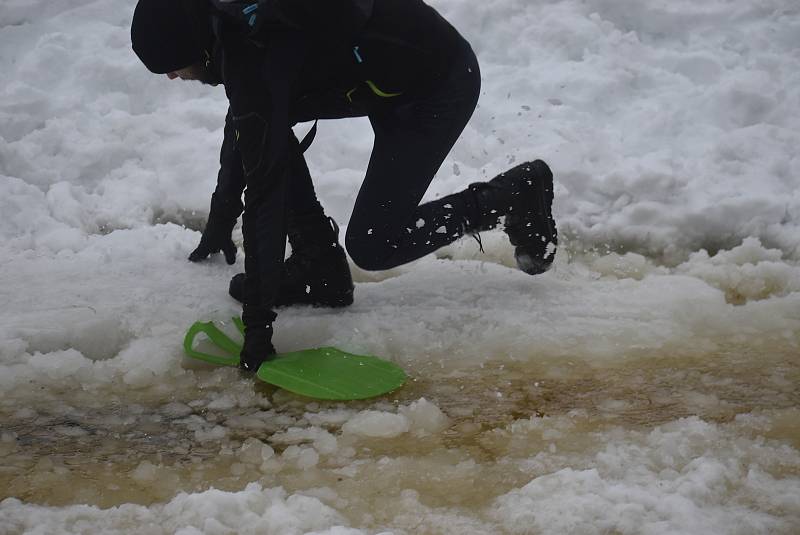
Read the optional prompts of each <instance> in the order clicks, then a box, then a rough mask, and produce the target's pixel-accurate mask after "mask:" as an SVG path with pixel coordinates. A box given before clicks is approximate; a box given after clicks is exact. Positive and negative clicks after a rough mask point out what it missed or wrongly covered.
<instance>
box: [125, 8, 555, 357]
mask: <svg viewBox="0 0 800 535" xmlns="http://www.w3.org/2000/svg"><path fill="white" fill-rule="evenodd" d="M131 40H132V47H133V50H134V51H135V53H136V54H137V55H138V57H139V58H140V59H141V61H142V62H143V63H144V65H145V66H146V67H147V68H148V69H149V70H150V71H152V72H153V73H157V74H166V75H167V76H168V77H169V78H170V79H183V80H199V81H201V82H203V83H207V84H212V85H216V84H219V83H221V84H223V85H224V88H225V92H226V95H227V97H228V101H229V109H228V113H227V116H226V119H225V129H224V139H223V142H222V149H221V153H220V169H219V173H218V178H217V187H216V190H215V191H214V193H213V195H212V197H211V207H210V212H209V216H208V221H207V224H206V226H205V230H204V231H203V234H202V237H201V239H200V243H199V245H198V247H197V248H196V249H195V250H194V251H193V252H192V253H191V255H190V257H189V259H190V260H192V261H201V260H203V259H205V258H207V257H209V255H211V254H213V253H216V252H220V251H221V252H223V253H224V255H225V258H226V260H227V262H228V263H230V264H232V263H234V261H235V257H236V247H235V245H234V244H233V242H232V240H231V232H232V230H233V228H234V226H235V224H236V221H237V219H238V217H239V215H240V214H242V220H243V236H244V253H245V262H244V264H245V272H244V274H239V275H237V276H235V277H234V278H233V280H232V281H231V285H230V292H231V295H233V296H234V297H236V298H237V299H239V300H240V301H241V302H242V320H243V322H244V325H245V339H244V345H243V348H242V352H241V355H240V357H241V358H240V361H241V367H242V368H243V369H245V370H256V369H257V368H258V367H259V366H260V364H261V363H262V362H263V361H264V360H265V359H268V358H270V357H271V356H272V355H274V354H275V348H274V346H273V345H272V334H273V330H272V323H273V321H274V320H275V318H276V314H275V312H274V308H276V307H278V306H283V305H292V304H311V305H317V306H332V307H335V306H347V305H349V304H350V303H352V300H353V283H352V278H351V275H350V271H349V265H348V261H347V256H346V254H345V252H344V249H343V248H342V247H341V245H340V243H339V239H338V227H337V226H336V224H335V222H333V220H332V219H330V218H328V217H327V216H326V215H325V212H324V210H323V208H322V206H321V205H320V203H319V201H318V199H317V197H316V194H315V192H314V186H313V183H312V180H311V176H310V174H309V170H308V167H307V165H306V162H305V159H304V156H303V152H304V150H305V148H307V146H308V144H309V143H310V140H311V139H313V133H315V132H316V123H314V127H313V129H312V131H311V134H310V135H309V137H307V138H306V139H304V140H303V141H302V142H300V141H299V140H298V139H297V138H296V137H295V135H294V133H293V131H292V126H293V125H294V124H296V123H299V122H306V121H311V120H319V119H338V118H345V117H364V116H366V117H368V118H369V121H370V123H371V126H372V129H373V130H374V134H375V140H374V146H373V150H372V154H371V157H370V160H369V164H368V166H367V169H366V174H365V177H364V180H363V182H362V184H361V187H360V190H359V192H358V195H357V197H356V200H355V204H354V207H353V212H352V215H351V217H350V220H349V224H348V226H347V231H346V236H345V245H346V248H347V252H348V253H349V255H350V258H351V259H352V261H353V262H354V263H355V264H356V265H358V266H360V267H361V268H363V269H365V270H385V269H389V268H392V267H395V266H398V265H401V264H404V263H407V262H410V261H412V260H415V259H417V258H420V257H422V256H424V255H426V254H429V253H431V252H433V251H435V250H436V249H438V248H440V247H442V246H445V245H447V244H449V243H452V242H453V241H455V240H457V239H459V238H460V237H462V236H464V235H470V234H471V235H476V233H478V232H481V231H485V230H489V229H492V228H495V227H496V226H497V225H498V224H500V220H501V218H504V221H503V225H504V231H505V233H506V234H507V235H508V237H509V239H510V242H511V244H513V245H514V246H515V257H516V260H517V264H518V266H519V268H520V269H522V270H523V271H525V272H526V273H529V274H532V275H535V274H539V273H542V272H544V271H546V270H547V269H548V268H549V267H550V265H551V263H552V261H553V258H554V255H555V249H556V245H557V230H556V225H555V221H554V220H553V216H552V212H551V206H552V202H553V175H552V173H551V171H550V169H549V168H548V166H547V164H545V163H544V162H543V161H541V160H535V161H531V162H526V163H522V164H520V165H517V166H516V167H514V168H513V169H510V170H508V171H506V172H505V173H502V174H501V175H499V176H497V177H495V178H493V179H492V180H490V181H488V182H476V183H473V184H471V185H470V186H469V187H467V188H466V189H465V190H463V191H461V192H458V193H454V194H451V195H448V196H445V197H442V198H439V199H437V200H434V201H431V202H426V203H423V204H420V201H421V200H422V197H423V195H424V194H425V191H426V190H427V188H428V186H429V185H430V183H431V181H432V179H433V177H434V175H435V174H436V172H437V171H438V169H439V167H440V166H441V164H442V162H443V160H444V159H445V157H446V156H447V154H448V153H449V152H450V150H451V148H452V146H453V145H454V143H455V142H456V140H457V139H458V138H459V136H460V134H461V132H462V130H463V129H464V127H465V126H466V124H467V122H468V120H469V119H470V116H471V115H472V113H473V111H474V109H475V107H476V104H477V101H478V95H479V92H480V84H481V81H480V70H479V67H478V61H477V59H476V57H475V54H474V52H473V51H472V49H471V47H470V45H469V43H468V42H467V41H466V40H465V39H464V38H463V37H462V36H461V35H460V34H459V33H458V31H456V29H455V28H454V27H453V26H452V25H451V24H450V23H449V22H447V21H446V20H445V19H444V18H443V17H442V16H441V15H440V14H439V13H437V12H436V11H435V10H434V9H433V8H432V7H430V6H428V5H426V4H425V3H424V2H423V1H422V0H326V1H324V2H323V1H315V0H253V1H250V2H237V1H235V0H139V1H138V3H137V6H136V8H135V11H134V16H133V22H132V25H131ZM243 191H244V203H242V192H243ZM287 236H288V241H289V244H290V245H291V249H292V253H291V256H290V257H289V258H288V259H287V260H284V257H285V252H286V251H285V247H286V241H287Z"/></svg>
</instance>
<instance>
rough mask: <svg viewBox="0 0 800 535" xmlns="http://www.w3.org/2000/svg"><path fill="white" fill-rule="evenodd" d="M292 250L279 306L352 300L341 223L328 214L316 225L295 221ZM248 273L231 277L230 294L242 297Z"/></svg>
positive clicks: (285, 266) (336, 303) (328, 304)
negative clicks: (340, 231) (340, 240)
mask: <svg viewBox="0 0 800 535" xmlns="http://www.w3.org/2000/svg"><path fill="white" fill-rule="evenodd" d="M289 243H290V244H291V246H292V254H291V256H289V258H287V259H286V261H285V262H284V263H283V273H282V275H281V285H280V288H279V290H278V299H277V301H276V302H275V306H276V307H284V306H291V305H312V306H315V307H332V308H335V307H345V306H348V305H351V304H353V278H352V276H351V275H350V265H349V264H348V263H347V255H345V252H344V249H343V248H342V246H341V245H339V227H338V226H337V225H336V222H335V221H334V220H333V219H331V218H329V217H327V218H324V219H323V220H322V221H320V222H318V223H317V224H316V225H292V226H291V228H290V229H289ZM244 282H245V274H244V273H239V274H237V275H234V277H233V278H232V279H231V284H230V287H229V289H228V292H229V293H230V295H231V297H233V298H234V299H236V300H237V301H242V299H243V297H244Z"/></svg>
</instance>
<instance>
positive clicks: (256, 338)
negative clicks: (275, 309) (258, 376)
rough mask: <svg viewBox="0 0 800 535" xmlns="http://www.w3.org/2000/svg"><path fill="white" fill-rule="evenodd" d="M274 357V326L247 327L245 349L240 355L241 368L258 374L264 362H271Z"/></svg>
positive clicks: (243, 348)
mask: <svg viewBox="0 0 800 535" xmlns="http://www.w3.org/2000/svg"><path fill="white" fill-rule="evenodd" d="M274 356H275V347H274V346H273V345H272V325H267V326H266V327H245V330H244V347H242V352H241V353H240V354H239V367H240V368H241V369H243V370H245V371H248V372H256V371H258V368H259V367H260V366H261V364H262V363H263V362H264V361H266V360H270V359H271V358H273V357H274Z"/></svg>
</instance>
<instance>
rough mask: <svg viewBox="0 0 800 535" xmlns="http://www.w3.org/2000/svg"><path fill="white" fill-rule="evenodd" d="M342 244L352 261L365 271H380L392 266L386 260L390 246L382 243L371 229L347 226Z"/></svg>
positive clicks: (390, 250) (390, 249)
mask: <svg viewBox="0 0 800 535" xmlns="http://www.w3.org/2000/svg"><path fill="white" fill-rule="evenodd" d="M344 244H345V247H346V248H347V254H349V255H350V259H351V260H352V261H353V263H354V264H355V265H357V266H358V267H360V268H361V269H363V270H365V271H381V270H384V269H389V268H391V267H393V266H392V265H391V263H390V262H388V259H389V257H390V256H391V254H392V248H391V247H390V246H388V244H383V245H382V244H381V240H380V239H379V238H378V237H377V236H374V235H373V234H372V231H371V229H367V230H364V229H358V228H354V227H353V226H348V227H347V233H346V234H345V237H344Z"/></svg>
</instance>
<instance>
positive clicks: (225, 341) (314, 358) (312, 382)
mask: <svg viewBox="0 0 800 535" xmlns="http://www.w3.org/2000/svg"><path fill="white" fill-rule="evenodd" d="M233 322H234V324H235V325H236V328H237V329H238V330H239V332H240V333H242V334H243V333H244V325H243V324H242V320H241V319H240V318H233ZM200 333H203V334H205V335H206V336H207V337H208V339H209V340H210V341H211V343H212V344H213V345H215V346H216V347H217V348H219V349H220V350H222V352H224V353H225V355H212V354H210V353H203V352H201V351H198V350H196V349H194V341H195V338H196V337H197V335H198V334H200ZM183 348H184V350H185V351H186V354H187V355H188V356H189V357H191V358H194V359H198V360H202V361H204V362H208V363H211V364H216V365H218V366H238V365H239V353H240V352H241V350H242V344H240V343H238V342H235V341H234V340H232V339H231V338H230V337H229V336H228V335H227V334H225V333H224V332H222V331H221V330H220V329H219V328H218V327H217V326H216V325H214V324H213V323H212V322H210V321H208V322H201V321H198V322H197V323H195V324H194V325H192V326H191V327H190V328H189V331H188V332H187V333H186V337H185V338H184V340H183ZM256 376H257V377H258V378H259V379H261V380H262V381H264V382H265V383H269V384H272V385H275V386H278V387H280V388H283V389H285V390H288V391H289V392H294V393H295V394H300V395H301V396H307V397H310V398H316V399H326V400H337V401H346V400H355V399H366V398H371V397H375V396H380V395H383V394H388V393H389V392H391V391H393V390H396V389H398V388H400V387H401V386H403V383H405V381H406V374H405V372H403V370H402V369H401V368H400V367H399V366H397V365H396V364H393V363H391V362H388V361H385V360H382V359H379V358H378V357H373V356H368V355H353V354H352V353H346V352H344V351H342V350H340V349H336V348H335V347H321V348H317V349H305V350H302V351H293V352H291V353H280V354H278V355H276V356H275V358H273V359H271V360H268V361H266V362H264V363H263V364H262V365H261V367H260V368H259V369H258V371H257V372H256Z"/></svg>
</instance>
